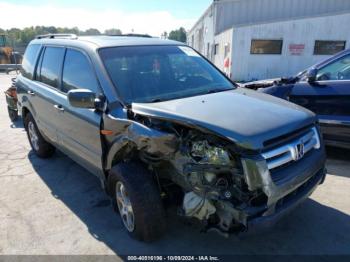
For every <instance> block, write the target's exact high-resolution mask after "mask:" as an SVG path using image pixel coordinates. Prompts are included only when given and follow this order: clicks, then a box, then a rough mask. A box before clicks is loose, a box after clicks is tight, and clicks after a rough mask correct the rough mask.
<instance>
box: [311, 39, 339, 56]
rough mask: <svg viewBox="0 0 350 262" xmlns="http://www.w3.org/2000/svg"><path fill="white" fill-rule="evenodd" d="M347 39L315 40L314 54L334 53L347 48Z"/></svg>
mask: <svg viewBox="0 0 350 262" xmlns="http://www.w3.org/2000/svg"><path fill="white" fill-rule="evenodd" d="M345 44H346V41H320V40H316V41H315V48H314V55H334V54H336V53H338V52H340V51H343V50H344V49H345Z"/></svg>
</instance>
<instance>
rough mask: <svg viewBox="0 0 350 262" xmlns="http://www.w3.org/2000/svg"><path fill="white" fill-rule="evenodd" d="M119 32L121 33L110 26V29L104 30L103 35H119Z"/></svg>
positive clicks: (120, 32)
mask: <svg viewBox="0 0 350 262" xmlns="http://www.w3.org/2000/svg"><path fill="white" fill-rule="evenodd" d="M121 34H122V31H121V30H120V29H117V28H111V29H107V30H105V35H121Z"/></svg>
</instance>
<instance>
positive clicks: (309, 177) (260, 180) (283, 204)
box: [238, 146, 326, 233]
mask: <svg viewBox="0 0 350 262" xmlns="http://www.w3.org/2000/svg"><path fill="white" fill-rule="evenodd" d="M325 161H326V153H325V149H324V147H323V146H322V147H321V148H320V149H317V150H316V149H315V150H313V151H311V152H310V153H309V154H307V155H305V157H304V158H303V159H301V160H299V161H298V162H295V163H293V164H291V165H289V166H286V167H283V168H282V169H280V170H277V172H274V173H270V171H269V170H268V169H267V168H266V164H265V163H264V161H259V159H255V161H254V160H252V159H246V160H245V161H244V162H243V165H244V169H245V175H246V180H247V183H248V186H249V188H250V189H251V190H256V189H259V188H260V189H261V190H262V191H263V192H264V194H265V195H266V196H267V203H266V205H264V206H259V207H258V208H257V207H255V209H256V210H260V211H259V212H250V210H249V208H248V209H246V210H241V212H243V213H245V214H246V215H245V216H241V217H244V218H245V219H243V220H238V221H239V222H241V223H242V224H243V225H244V228H245V231H248V232H250V233H252V232H257V231H261V230H264V229H266V228H269V227H270V226H272V225H273V224H275V223H276V222H277V221H278V220H279V219H280V218H281V217H283V216H284V215H286V214H288V213H289V211H291V210H292V209H293V208H295V207H296V206H298V204H300V203H301V202H303V201H304V200H305V199H306V198H308V197H309V196H310V195H311V194H312V192H313V191H314V190H315V189H316V187H317V186H318V185H319V184H322V183H323V181H324V179H325V176H326V169H325ZM253 163H255V164H253ZM250 208H251V207H250ZM261 210H262V211H261Z"/></svg>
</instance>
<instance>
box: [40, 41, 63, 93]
mask: <svg viewBox="0 0 350 262" xmlns="http://www.w3.org/2000/svg"><path fill="white" fill-rule="evenodd" d="M64 52H65V49H64V48H62V47H46V49H45V53H44V57H43V60H42V63H41V70H40V76H39V81H41V82H43V83H45V84H47V85H49V86H52V87H55V88H58V86H59V79H60V75H61V66H62V62H63V56H64Z"/></svg>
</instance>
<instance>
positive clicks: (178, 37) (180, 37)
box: [169, 27, 187, 43]
mask: <svg viewBox="0 0 350 262" xmlns="http://www.w3.org/2000/svg"><path fill="white" fill-rule="evenodd" d="M169 39H171V40H175V41H179V42H183V43H186V40H187V34H186V30H185V28H183V27H180V28H179V29H177V30H173V31H171V32H170V33H169Z"/></svg>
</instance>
